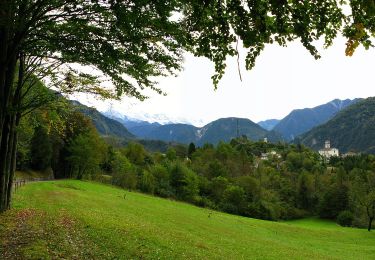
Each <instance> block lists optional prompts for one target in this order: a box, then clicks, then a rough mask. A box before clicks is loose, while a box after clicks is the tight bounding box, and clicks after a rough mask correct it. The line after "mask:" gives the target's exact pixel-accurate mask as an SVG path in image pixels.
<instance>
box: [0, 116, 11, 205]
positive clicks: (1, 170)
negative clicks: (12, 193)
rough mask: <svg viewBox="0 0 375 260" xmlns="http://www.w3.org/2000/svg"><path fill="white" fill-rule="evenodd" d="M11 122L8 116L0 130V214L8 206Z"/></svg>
mask: <svg viewBox="0 0 375 260" xmlns="http://www.w3.org/2000/svg"><path fill="white" fill-rule="evenodd" d="M10 124H11V122H10V118H9V116H8V117H7V118H6V119H5V122H4V124H3V129H2V141H1V148H0V212H3V211H5V210H6V209H7V208H8V206H7V205H6V201H7V199H6V197H7V193H8V180H9V177H8V176H9V172H8V171H7V168H8V162H7V159H8V152H9V139H10V131H11V125H10Z"/></svg>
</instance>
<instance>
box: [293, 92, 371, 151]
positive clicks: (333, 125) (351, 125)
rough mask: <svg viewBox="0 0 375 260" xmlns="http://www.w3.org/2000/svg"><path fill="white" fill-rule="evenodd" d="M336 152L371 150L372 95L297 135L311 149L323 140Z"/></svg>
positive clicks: (316, 147) (317, 147) (322, 142)
mask: <svg viewBox="0 0 375 260" xmlns="http://www.w3.org/2000/svg"><path fill="white" fill-rule="evenodd" d="M325 140H330V141H331V145H332V146H333V147H336V148H338V149H339V150H340V153H346V152H349V151H353V152H363V153H373V154H375V97H371V98H367V99H364V100H360V101H358V102H357V103H356V104H353V105H351V106H350V107H347V108H346V109H343V110H342V111H341V112H339V113H338V114H337V115H336V116H335V117H334V118H332V119H331V120H329V121H328V122H326V123H325V124H323V125H320V126H317V127H315V128H313V129H312V130H310V131H309V132H307V133H305V134H303V135H301V136H300V137H299V138H298V140H296V141H298V142H301V143H302V144H305V145H307V146H309V147H311V148H313V149H316V150H318V149H320V148H322V147H323V144H324V141H325Z"/></svg>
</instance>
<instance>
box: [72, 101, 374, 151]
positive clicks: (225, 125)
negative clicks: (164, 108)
mask: <svg viewBox="0 0 375 260" xmlns="http://www.w3.org/2000/svg"><path fill="white" fill-rule="evenodd" d="M72 102H73V103H74V105H76V106H77V108H78V109H79V110H80V111H81V112H82V113H84V114H86V115H87V116H88V117H89V118H91V119H92V121H93V123H94V125H95V127H96V128H97V129H98V132H99V133H100V134H101V135H104V136H112V137H116V138H120V139H124V140H127V141H131V140H138V141H141V142H144V143H146V144H147V143H150V142H155V140H158V141H156V142H158V143H153V144H152V145H153V146H155V147H161V145H160V144H162V146H163V147H168V143H182V144H188V143H190V142H194V143H195V144H196V145H198V146H202V145H203V144H205V143H212V144H217V143H218V142H220V141H224V142H229V141H230V140H231V139H232V138H235V137H237V136H244V135H245V136H247V138H249V139H251V140H254V141H257V140H262V139H263V138H267V139H268V140H269V141H271V142H277V141H280V140H284V141H290V140H292V139H293V138H294V137H295V136H297V135H299V137H298V138H297V139H296V140H295V142H301V143H303V144H305V145H307V146H310V147H312V148H313V149H319V148H321V147H322V146H323V142H324V141H325V140H326V139H329V140H331V143H332V145H333V146H336V147H337V148H339V149H340V151H341V152H347V151H362V152H369V153H375V148H374V147H375V144H373V141H372V140H375V136H374V135H375V129H374V128H375V119H374V115H375V111H374V110H375V99H374V98H368V99H365V100H362V99H354V100H349V99H346V100H338V99H335V100H332V101H331V102H328V103H327V104H324V105H320V106H317V107H314V108H305V109H296V110H293V111H292V112H291V113H290V114H289V115H287V116H286V117H285V118H283V119H282V120H277V119H271V120H265V121H261V122H259V123H258V124H256V123H254V122H252V121H251V120H249V119H246V118H235V117H230V118H221V119H218V120H215V121H213V122H211V123H209V124H206V125H205V126H203V127H196V126H193V125H189V124H176V123H170V124H165V125H162V124H160V123H150V122H147V121H142V120H134V119H129V118H126V117H122V118H119V117H115V116H113V115H108V116H111V117H112V118H109V117H108V116H105V115H103V114H102V113H100V112H98V111H97V110H96V109H94V108H89V107H86V106H84V105H82V104H80V103H79V102H76V101H72ZM261 126H262V127H261ZM268 129H270V131H269V130H268ZM163 142H164V143H163Z"/></svg>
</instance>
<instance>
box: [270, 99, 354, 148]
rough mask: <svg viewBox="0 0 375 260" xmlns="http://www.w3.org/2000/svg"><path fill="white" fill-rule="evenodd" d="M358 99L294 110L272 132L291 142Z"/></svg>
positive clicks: (336, 101) (336, 100)
mask: <svg viewBox="0 0 375 260" xmlns="http://www.w3.org/2000/svg"><path fill="white" fill-rule="evenodd" d="M358 100H359V99H354V100H350V99H345V100H340V99H335V100H332V101H331V102H328V103H326V104H324V105H320V106H317V107H313V108H304V109H295V110H293V111H292V112H290V113H289V114H288V115H287V116H286V117H284V118H283V119H282V120H281V121H280V122H279V123H278V124H277V125H276V126H275V127H274V128H273V130H274V131H276V132H279V133H280V134H282V136H283V137H284V139H285V140H286V141H291V140H293V139H294V138H295V137H297V136H298V135H300V134H303V133H305V132H307V131H309V130H310V129H312V128H313V127H315V126H318V125H321V124H323V123H325V122H327V121H328V120H329V119H331V118H333V117H334V116H335V115H336V114H337V113H338V112H339V111H341V110H342V109H344V108H346V107H347V106H350V105H352V104H354V103H356V102H357V101H358Z"/></svg>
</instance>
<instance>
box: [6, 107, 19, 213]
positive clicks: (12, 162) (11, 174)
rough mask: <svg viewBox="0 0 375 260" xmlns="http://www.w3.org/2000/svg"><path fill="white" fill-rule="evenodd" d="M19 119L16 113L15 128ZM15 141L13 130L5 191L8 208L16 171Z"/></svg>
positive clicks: (15, 133)
mask: <svg viewBox="0 0 375 260" xmlns="http://www.w3.org/2000/svg"><path fill="white" fill-rule="evenodd" d="M20 120H21V114H20V113H17V115H16V118H15V128H17V127H18V126H19V123H20ZM17 142H18V132H17V131H14V133H13V140H12V154H11V159H10V169H9V180H8V191H7V192H8V193H7V202H6V204H7V207H8V209H9V208H10V205H11V199H12V189H13V179H14V174H15V171H16V156H17Z"/></svg>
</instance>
